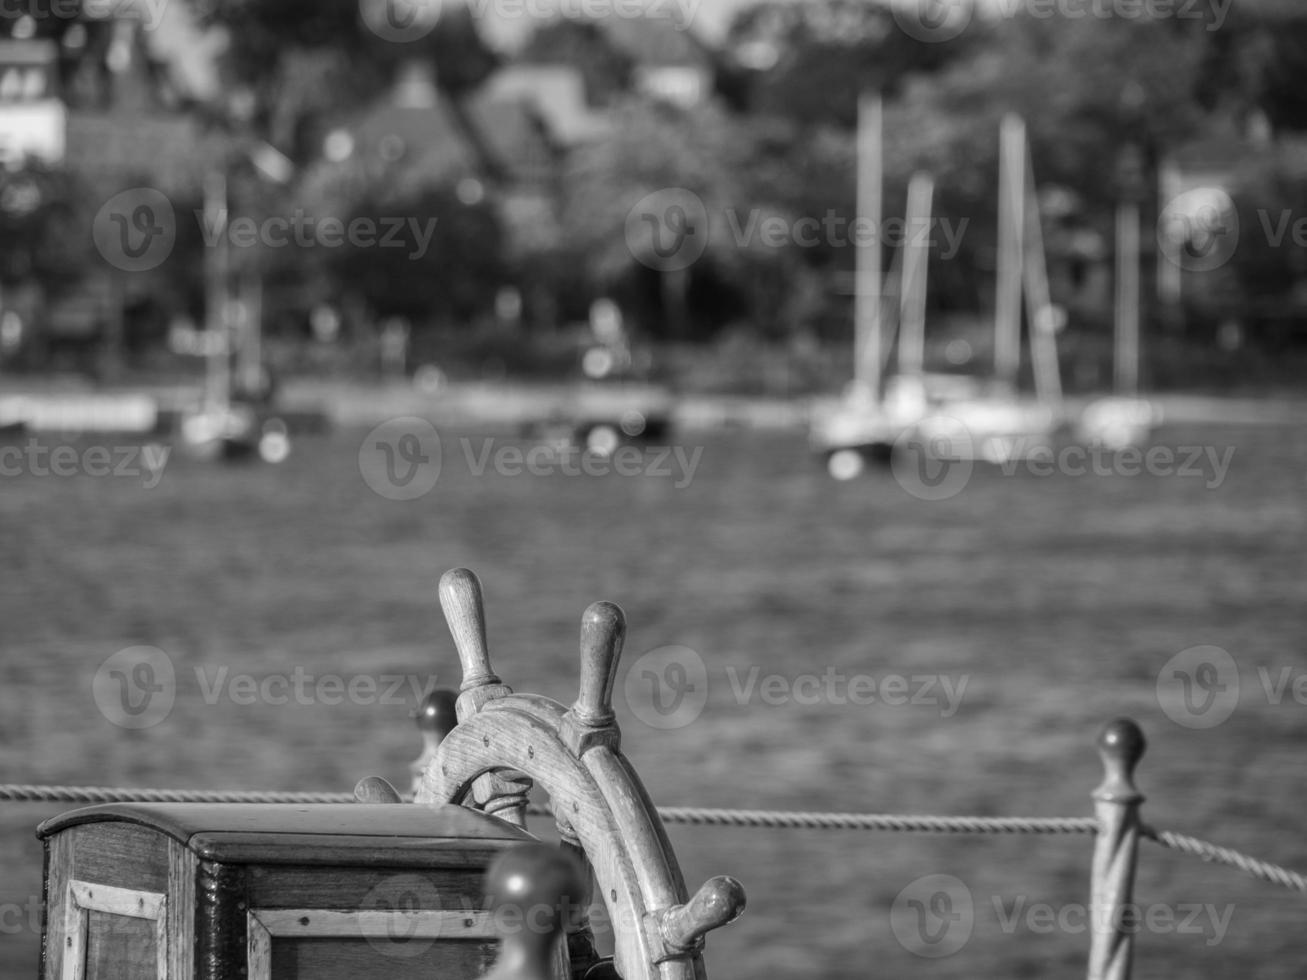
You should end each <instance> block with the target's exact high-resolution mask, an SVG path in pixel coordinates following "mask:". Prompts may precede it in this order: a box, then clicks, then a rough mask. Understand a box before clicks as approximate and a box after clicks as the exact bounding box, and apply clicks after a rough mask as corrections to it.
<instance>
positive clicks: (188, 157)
mask: <svg viewBox="0 0 1307 980" xmlns="http://www.w3.org/2000/svg"><path fill="white" fill-rule="evenodd" d="M225 146H226V140H225V139H224V138H223V137H222V136H221V134H218V133H214V132H212V131H206V130H205V129H204V128H203V127H202V126H201V125H200V124H199V123H198V122H196V121H195V120H194V119H192V118H190V117H188V116H184V115H172V114H169V113H148V114H147V113H143V112H109V113H99V112H85V111H71V112H69V114H68V140H67V150H66V159H67V161H68V168H69V170H71V171H73V172H74V173H76V174H78V175H80V176H82V177H83V178H86V179H87V180H88V181H90V182H91V183H92V184H93V185H103V184H120V183H121V182H122V181H123V180H148V181H149V182H150V183H151V184H152V185H153V186H155V187H157V188H158V189H159V190H161V191H163V192H164V193H168V192H170V191H184V190H186V189H189V188H196V187H199V186H200V184H201V182H202V180H203V176H204V173H205V172H206V171H207V170H208V169H209V168H210V167H212V166H213V164H214V161H216V160H220V159H221V158H222V155H223V153H224V152H225Z"/></svg>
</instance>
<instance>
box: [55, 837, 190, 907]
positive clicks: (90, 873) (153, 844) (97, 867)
mask: <svg viewBox="0 0 1307 980" xmlns="http://www.w3.org/2000/svg"><path fill="white" fill-rule="evenodd" d="M58 837H59V838H60V839H62V838H71V839H72V845H73V854H72V860H73V867H74V869H75V874H74V877H75V878H77V879H78V880H79V881H91V882H100V883H102V884H106V885H116V886H118V887H120V888H135V889H138V890H140V891H148V892H160V893H164V892H166V891H167V889H168V848H167V846H166V845H165V843H164V840H163V839H162V838H160V836H159V835H158V834H157V833H155V832H154V831H152V830H150V829H148V828H146V827H136V826H132V825H131V824H125V823H98V824H85V825H83V826H80V827H73V828H71V829H69V830H66V831H64V832H63V833H61V834H59V835H58Z"/></svg>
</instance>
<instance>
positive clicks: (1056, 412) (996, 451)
mask: <svg viewBox="0 0 1307 980" xmlns="http://www.w3.org/2000/svg"><path fill="white" fill-rule="evenodd" d="M860 109H861V111H860V113H859V142H858V157H859V179H858V217H859V220H860V221H863V222H868V221H870V222H873V224H872V227H875V228H877V229H879V228H880V227H881V162H880V146H881V109H880V103H879V100H864V103H863V106H861V107H860ZM1001 151H1002V152H1001V156H1000V164H999V263H998V273H997V275H998V289H997V298H996V304H995V345H994V349H995V365H994V375H993V376H992V377H988V378H986V377H975V376H966V375H957V374H945V373H931V372H927V371H925V369H924V365H925V321H926V295H927V293H926V280H927V271H928V259H929V242H930V237H931V236H930V235H929V234H928V233H926V234H915V233H914V234H912V235H911V237H910V240H909V242H908V243H907V245H906V246H905V247H904V249H902V255H903V259H902V272H901V275H900V276H899V281H900V282H901V288H900V296H899V303H898V316H897V320H896V321H893V324H896V325H897V328H898V333H899V336H898V360H897V371H896V372H895V373H893V374H891V375H889V376H888V377H885V378H883V379H882V375H883V373H884V370H885V367H886V364H885V362H884V358H883V356H882V354H883V352H884V351H887V350H888V348H889V347H890V346H891V345H892V343H893V341H894V337H893V333H892V328H891V331H887V329H886V325H887V323H889V322H891V321H890V318H889V317H887V316H886V313H887V312H889V311H890V310H892V308H893V304H883V303H882V299H881V294H882V285H881V258H880V243H879V236H877V237H876V241H875V244H874V245H872V246H863V247H861V248H859V250H858V252H857V259H858V274H857V283H858V286H857V293H856V296H855V321H856V331H855V337H856V351H855V378H854V382H853V384H852V385H850V388H849V391H848V392H847V393H846V394H845V397H844V398H843V399H842V400H841V401H840V402H839V403H838V404H836V405H834V406H831V407H829V408H827V409H826V410H825V411H819V412H815V413H814V417H813V424H812V429H811V433H810V443H811V445H812V447H813V449H814V450H815V451H817V452H820V453H823V454H825V456H826V459H827V467H828V469H829V471H830V473H831V475H832V476H834V477H836V478H839V479H850V478H852V477H854V476H857V475H858V474H859V473H860V472H861V471H862V469H863V467H864V465H865V461H866V459H867V458H869V457H872V458H875V457H888V456H889V455H890V454H891V453H892V452H893V449H894V447H895V446H896V445H902V444H903V443H904V442H905V441H906V442H913V441H915V442H918V443H920V444H921V445H922V446H924V447H925V448H926V450H927V451H928V452H930V453H931V454H932V455H936V456H939V457H941V458H953V459H979V460H987V461H990V462H1001V461H1004V460H1010V459H1016V458H1023V457H1030V456H1038V455H1047V454H1050V453H1051V452H1052V441H1053V437H1054V434H1055V433H1056V431H1057V430H1058V428H1059V427H1060V426H1061V424H1062V418H1063V404H1062V385H1061V379H1060V375H1059V372H1058V360H1057V349H1056V337H1055V334H1056V332H1057V330H1058V329H1060V327H1061V322H1060V321H1061V314H1060V312H1059V311H1058V310H1057V308H1056V307H1054V306H1053V304H1052V302H1051V301H1050V298H1049V290H1048V275H1047V271H1046V269H1045V266H1044V251H1043V235H1042V231H1041V229H1040V224H1039V212H1038V207H1037V204H1036V203H1035V199H1034V187H1033V182H1032V181H1031V179H1030V177H1029V167H1028V159H1029V156H1028V155H1029V148H1028V146H1027V144H1026V136H1025V126H1024V124H1023V123H1022V122H1021V120H1020V119H1019V118H1017V117H1016V116H1008V117H1007V118H1006V119H1004V121H1003V128H1002V137H1001ZM933 193H934V183H933V180H932V179H931V178H930V176H929V175H927V174H920V173H919V174H914V175H913V177H912V180H911V181H910V183H909V187H908V206H907V222H906V224H907V227H908V228H909V229H911V230H914V231H915V230H917V229H920V230H923V231H927V232H928V230H929V228H930V226H931V222H932V217H933V213H932V201H933ZM892 271H893V270H891V280H893V278H894V277H893V275H892ZM1023 296H1024V298H1025V302H1026V306H1027V308H1028V310H1029V318H1030V349H1031V361H1032V366H1033V373H1034V381H1035V391H1034V394H1033V396H1030V395H1022V394H1021V393H1020V391H1019V389H1018V386H1017V379H1018V369H1019V366H1020V351H1021V312H1022V298H1023Z"/></svg>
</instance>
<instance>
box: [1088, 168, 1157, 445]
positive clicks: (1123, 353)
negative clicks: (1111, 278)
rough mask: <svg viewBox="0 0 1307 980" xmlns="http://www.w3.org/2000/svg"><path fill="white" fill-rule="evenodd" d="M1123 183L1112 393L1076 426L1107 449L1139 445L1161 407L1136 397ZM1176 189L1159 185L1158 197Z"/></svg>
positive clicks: (1134, 235)
mask: <svg viewBox="0 0 1307 980" xmlns="http://www.w3.org/2000/svg"><path fill="white" fill-rule="evenodd" d="M1126 183H1127V188H1126V191H1125V193H1124V194H1123V199H1122V201H1121V202H1120V203H1119V204H1118V205H1117V209H1116V302H1115V306H1116V310H1115V317H1114V321H1115V329H1114V332H1113V338H1112V360H1113V364H1112V388H1113V394H1112V395H1110V396H1108V397H1106V398H1100V399H1098V400H1097V401H1094V402H1091V403H1090V404H1089V405H1088V406H1086V407H1085V410H1084V411H1083V412H1082V413H1081V415H1080V419H1079V421H1078V424H1077V427H1076V429H1077V436H1078V437H1079V439H1080V440H1081V441H1083V442H1086V443H1088V444H1089V445H1091V446H1097V447H1102V448H1105V449H1126V448H1128V447H1130V446H1140V445H1143V444H1145V443H1146V442H1147V441H1148V440H1149V438H1150V437H1151V436H1152V433H1153V430H1154V429H1155V428H1156V427H1157V426H1158V425H1160V424H1161V422H1162V414H1161V411H1160V410H1159V409H1158V408H1157V407H1156V406H1155V405H1153V404H1152V403H1151V402H1149V401H1147V400H1145V399H1143V398H1140V397H1139V203H1138V201H1137V200H1136V199H1135V197H1134V195H1133V194H1132V193H1131V192H1130V188H1129V186H1128V184H1129V182H1128V181H1127V182H1126ZM1175 193H1176V192H1174V191H1172V192H1171V193H1169V194H1168V193H1167V189H1166V188H1163V195H1162V196H1163V197H1164V198H1167V197H1173V196H1174V194H1175Z"/></svg>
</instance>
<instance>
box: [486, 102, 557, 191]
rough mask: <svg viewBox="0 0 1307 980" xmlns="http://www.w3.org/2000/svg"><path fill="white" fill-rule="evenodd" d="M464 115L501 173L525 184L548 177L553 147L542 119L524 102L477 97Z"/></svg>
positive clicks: (552, 160)
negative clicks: (524, 181)
mask: <svg viewBox="0 0 1307 980" xmlns="http://www.w3.org/2000/svg"><path fill="white" fill-rule="evenodd" d="M467 115H468V118H469V120H470V121H471V122H472V124H473V125H474V126H475V127H476V129H477V132H478V133H480V135H481V139H482V143H483V147H484V150H485V151H486V152H487V153H489V154H490V155H491V156H492V157H493V158H494V159H493V162H494V164H495V166H496V168H497V169H498V170H499V171H500V173H501V174H503V175H504V176H508V177H512V178H515V179H517V180H526V181H541V180H547V179H548V178H549V177H550V176H551V175H552V173H553V172H554V163H555V161H556V159H557V148H556V147H555V145H553V144H552V143H551V140H550V138H549V133H548V126H547V124H546V123H545V121H544V119H542V118H541V116H540V114H539V112H538V111H537V109H536V108H535V106H533V105H532V104H531V103H530V102H529V101H528V100H527V99H508V98H496V97H491V96H487V95H477V96H474V97H473V98H472V99H470V100H469V101H468V103H467Z"/></svg>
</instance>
